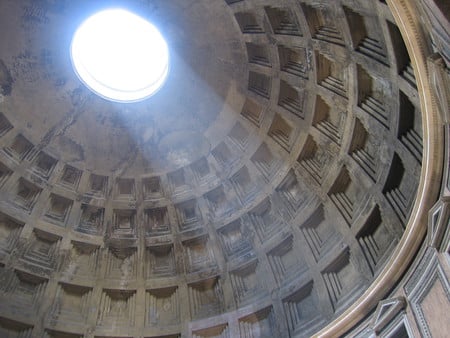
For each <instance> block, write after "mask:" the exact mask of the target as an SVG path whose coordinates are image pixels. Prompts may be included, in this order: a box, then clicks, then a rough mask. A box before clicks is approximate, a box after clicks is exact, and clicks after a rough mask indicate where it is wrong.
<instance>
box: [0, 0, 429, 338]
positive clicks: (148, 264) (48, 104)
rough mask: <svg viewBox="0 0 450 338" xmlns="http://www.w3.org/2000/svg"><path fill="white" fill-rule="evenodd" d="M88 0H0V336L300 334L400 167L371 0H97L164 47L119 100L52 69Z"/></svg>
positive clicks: (406, 166)
mask: <svg viewBox="0 0 450 338" xmlns="http://www.w3.org/2000/svg"><path fill="white" fill-rule="evenodd" d="M107 6H108V7H109V6H111V2H107V1H97V2H95V4H92V2H91V1H51V0H40V1H31V0H29V1H27V0H20V1H17V0H4V1H1V2H0V85H1V88H2V95H1V96H0V112H1V114H0V135H1V136H0V145H1V151H0V184H1V188H0V189H1V190H0V200H1V201H0V281H1V283H0V297H1V305H0V319H1V320H0V324H1V327H0V332H1V333H2V335H8V334H11V336H14V337H15V335H14V334H17V336H20V337H34V336H45V335H47V336H49V337H82V336H84V337H94V336H95V337H113V336H114V337H117V336H124V337H161V336H164V337H178V336H180V335H181V336H190V335H193V336H195V337H216V336H217V337H235V336H239V335H240V336H242V337H269V336H273V337H278V336H280V337H281V336H283V337H284V336H289V335H290V336H310V335H311V334H313V333H314V332H316V331H318V330H320V329H321V328H323V327H324V326H326V325H327V324H328V323H330V322H332V321H333V320H335V319H336V318H338V316H339V315H340V314H342V312H343V311H344V310H345V309H347V308H348V307H349V306H350V305H351V304H352V303H354V302H355V301H356V300H357V299H358V298H359V296H361V295H362V294H363V292H364V291H365V290H366V289H367V288H368V287H369V286H370V285H371V284H372V282H373V281H374V279H375V278H376V277H377V276H378V275H379V274H380V272H381V271H382V269H383V267H384V266H385V264H386V262H387V261H388V259H389V257H390V256H391V253H392V252H393V251H394V249H395V247H396V244H397V243H398V242H399V240H400V238H401V237H402V234H403V232H404V229H405V227H406V226H407V224H408V219H409V215H410V213H411V210H412V208H413V204H414V200H415V196H416V193H417V189H418V184H419V177H420V171H421V160H422V116H421V111H420V102H419V95H418V92H417V85H416V82H415V78H414V72H413V69H412V66H411V62H410V58H409V56H408V53H407V49H406V47H405V44H404V43H403V41H402V38H401V34H400V30H399V28H398V27H397V26H396V24H395V21H394V19H393V16H392V14H391V12H390V11H389V8H388V7H387V5H386V3H385V2H384V1H363V0H361V1H348V0H340V1H332V2H330V1H307V0H305V1H295V2H294V1H289V0H282V1H281V0H278V1H268V0H264V1H260V0H243V1H231V0H228V1H224V0H214V1H212V0H197V1H192V0H191V1H186V0H173V1H167V0H165V1H164V0H155V1H142V0H134V1H133V0H128V1H126V0H124V1H115V2H114V6H120V7H125V8H128V9H129V10H131V11H133V12H135V13H137V14H139V15H140V16H142V17H144V18H146V19H149V20H150V21H152V22H153V23H154V24H155V25H156V26H157V27H158V28H159V29H160V31H161V32H162V34H163V35H164V36H165V38H166V40H167V42H168V45H169V49H170V54H171V69H170V73H169V78H168V80H167V83H166V84H165V86H164V87H163V88H162V89H161V90H160V91H159V92H158V93H157V94H156V95H155V96H153V97H151V98H150V99H148V100H145V101H142V102H138V103H132V104H124V103H114V102H109V101H106V100H104V99H102V98H100V97H98V96H96V95H95V94H94V93H92V92H90V91H89V89H87V88H86V87H85V86H84V85H83V84H82V83H81V82H80V81H79V79H78V78H77V76H76V75H75V73H74V71H73V69H72V65H71V60H70V48H69V47H70V42H71V39H72V35H73V33H74V31H75V29H76V27H77V26H78V25H79V24H80V23H81V22H82V21H83V20H84V19H85V18H86V17H88V16H89V15H91V14H92V13H94V12H96V11H97V10H99V9H103V8H106V7H107ZM2 323H3V324H2ZM3 332H5V333H3Z"/></svg>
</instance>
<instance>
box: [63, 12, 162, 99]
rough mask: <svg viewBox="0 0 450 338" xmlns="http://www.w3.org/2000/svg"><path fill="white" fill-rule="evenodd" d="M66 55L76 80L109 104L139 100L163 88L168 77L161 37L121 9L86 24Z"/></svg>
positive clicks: (98, 15) (154, 28)
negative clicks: (78, 79)
mask: <svg viewBox="0 0 450 338" xmlns="http://www.w3.org/2000/svg"><path fill="white" fill-rule="evenodd" d="M70 52H71V57H72V63H73V66H74V69H75V72H76V73H77V75H78V77H79V78H80V80H81V81H82V82H83V83H84V84H85V85H86V86H87V87H88V88H90V89H91V90H92V91H94V92H95V93H96V94H98V95H99V96H101V97H103V98H105V99H108V100H111V101H119V102H135V101H140V100H144V99H146V98H148V97H150V96H152V95H153V94H155V93H156V92H157V91H158V90H159V89H160V88H161V87H162V85H163V84H164V82H165V80H166V78H167V75H168V72H169V50H168V47H167V43H166V41H165V40H164V38H163V36H162V35H161V33H160V32H159V31H158V29H157V28H156V27H155V26H154V25H152V24H151V23H150V22H148V21H147V20H145V19H143V18H142V17H140V16H138V15H136V14H133V13H131V12H129V11H126V10H124V9H108V10H103V11H101V12H98V13H96V14H94V15H92V16H91V17H89V18H88V19H86V20H85V21H84V22H83V23H82V24H81V25H80V26H79V28H78V29H77V31H76V32H75V34H74V36H73V39H72V44H71V50H70Z"/></svg>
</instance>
